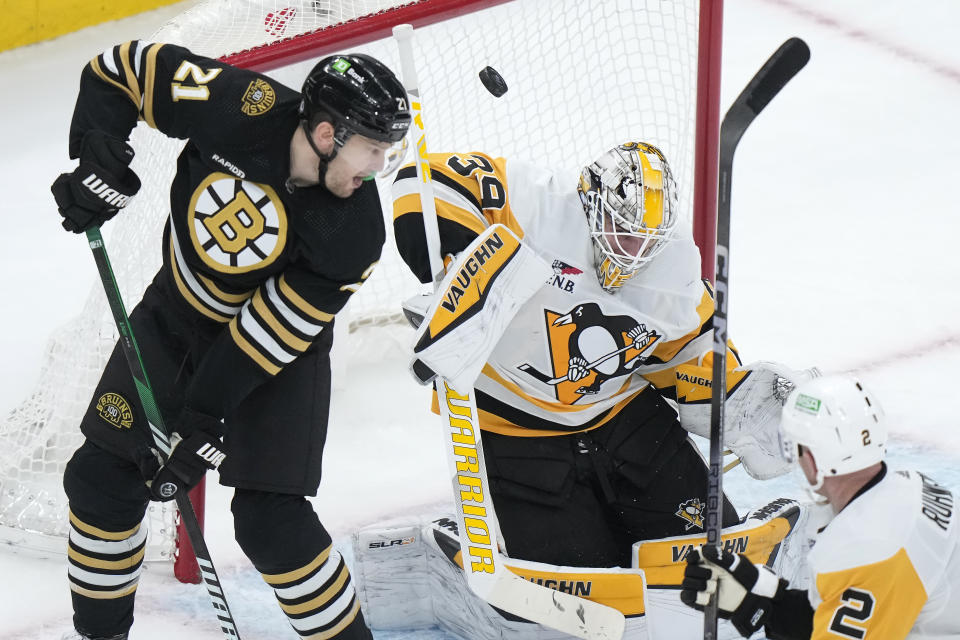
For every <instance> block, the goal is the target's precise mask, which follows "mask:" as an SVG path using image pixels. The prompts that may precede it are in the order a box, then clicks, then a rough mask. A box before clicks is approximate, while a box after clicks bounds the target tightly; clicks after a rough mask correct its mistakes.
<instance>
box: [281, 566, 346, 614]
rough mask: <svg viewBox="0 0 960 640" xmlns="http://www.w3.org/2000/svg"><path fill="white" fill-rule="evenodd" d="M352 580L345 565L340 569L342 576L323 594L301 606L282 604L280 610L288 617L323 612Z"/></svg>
mask: <svg viewBox="0 0 960 640" xmlns="http://www.w3.org/2000/svg"><path fill="white" fill-rule="evenodd" d="M348 580H350V572H349V571H348V570H347V565H346V564H344V565H342V566H341V567H340V575H338V576H337V578H336V580H334V581H333V583H332V584H331V585H330V586H329V587H327V588H326V589H324V590H323V591H322V592H320V593H319V594H317V595H316V596H314V597H313V598H310V599H309V600H307V601H306V602H301V603H299V604H283V603H282V602H281V603H280V608H281V609H283V611H284V613H286V614H287V615H292V616H295V615H299V614H301V613H307V612H309V611H312V610H317V611H319V610H321V609H323V608H324V607H325V605H327V604H328V603H329V602H330V601H331V600H333V599H334V598H335V597H336V596H338V595H340V592H341V591H343V585H344V584H346V583H347V581H348Z"/></svg>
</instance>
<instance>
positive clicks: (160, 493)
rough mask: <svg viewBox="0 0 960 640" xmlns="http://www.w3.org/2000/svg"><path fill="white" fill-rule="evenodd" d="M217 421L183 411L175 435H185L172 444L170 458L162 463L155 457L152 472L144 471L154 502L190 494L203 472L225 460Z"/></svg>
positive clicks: (195, 412) (157, 455)
mask: <svg viewBox="0 0 960 640" xmlns="http://www.w3.org/2000/svg"><path fill="white" fill-rule="evenodd" d="M220 426H221V424H220V419H219V418H215V417H213V416H209V415H207V414H204V413H200V412H198V411H193V410H192V409H186V408H185V409H184V410H183V413H182V414H181V416H180V420H179V421H178V432H175V433H174V434H173V438H172V439H177V438H179V437H180V436H179V434H180V432H182V433H185V434H188V435H186V436H184V437H183V438H182V439H180V440H179V441H178V442H176V443H175V444H174V446H173V450H172V451H171V452H170V457H169V458H167V461H166V462H162V461H161V460H160V458H159V454H156V452H154V453H155V454H156V458H155V459H154V463H155V464H154V468H155V471H153V472H152V473H151V472H150V471H149V470H148V471H146V473H145V475H146V477H149V478H152V479H151V480H150V481H148V482H147V486H148V487H149V488H150V495H151V496H152V497H153V499H154V500H158V501H160V502H167V501H168V500H173V499H174V498H175V497H176V496H177V493H179V492H181V491H190V490H191V489H193V488H194V487H195V486H197V484H198V483H199V482H200V480H201V479H203V476H204V475H206V473H207V471H209V470H211V469H216V468H217V467H219V466H220V463H221V462H223V460H224V459H225V458H226V457H227V454H225V453H223V450H222V447H223V445H222V444H221V443H220V436H219V435H217V434H218V433H219V432H220Z"/></svg>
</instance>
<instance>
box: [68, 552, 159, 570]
mask: <svg viewBox="0 0 960 640" xmlns="http://www.w3.org/2000/svg"><path fill="white" fill-rule="evenodd" d="M145 551H146V549H144V548H141V549H140V551H138V552H136V553H135V554H133V555H132V556H130V557H129V558H123V559H121V560H100V559H99V558H91V557H90V556H86V555H83V554H82V553H79V552H78V551H76V550H75V549H68V550H67V556H68V557H69V558H70V559H71V560H73V561H74V562H79V563H80V564H82V565H83V566H84V567H90V568H93V569H106V570H108V571H121V570H124V569H134V568H136V567H137V566H138V565H139V564H140V563H141V562H142V561H143V554H144V552H145Z"/></svg>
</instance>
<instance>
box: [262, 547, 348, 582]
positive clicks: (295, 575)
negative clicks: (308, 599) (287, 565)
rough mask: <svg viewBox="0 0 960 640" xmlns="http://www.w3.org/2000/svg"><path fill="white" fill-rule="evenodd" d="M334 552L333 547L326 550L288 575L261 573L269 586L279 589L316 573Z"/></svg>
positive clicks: (287, 573) (288, 572)
mask: <svg viewBox="0 0 960 640" xmlns="http://www.w3.org/2000/svg"><path fill="white" fill-rule="evenodd" d="M332 550H333V545H332V544H331V545H330V546H329V547H327V548H326V549H324V550H323V551H321V552H320V554H319V555H317V557H316V558H314V559H313V560H311V561H310V563H309V564H307V565H306V566H303V567H300V568H299V569H294V570H293V571H287V572H286V573H261V574H260V575H261V576H262V577H263V579H264V581H265V582H266V583H267V584H269V585H270V586H271V587H277V586H279V585H283V584H286V583H288V582H293V581H295V580H299V579H301V578H303V577H304V576H307V575H310V574H311V573H313V572H314V571H316V570H317V569H318V568H319V567H320V566H322V565H323V563H324V562H326V561H327V558H329V557H330V551H332Z"/></svg>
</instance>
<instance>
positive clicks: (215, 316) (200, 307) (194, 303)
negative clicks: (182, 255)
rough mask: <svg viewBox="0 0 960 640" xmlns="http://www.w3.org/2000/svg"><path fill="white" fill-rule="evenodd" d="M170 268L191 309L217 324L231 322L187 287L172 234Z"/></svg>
mask: <svg viewBox="0 0 960 640" xmlns="http://www.w3.org/2000/svg"><path fill="white" fill-rule="evenodd" d="M170 266H171V267H172V268H171V271H172V272H173V279H174V281H175V282H176V283H177V289H179V290H180V295H182V296H183V299H184V300H186V301H187V304H189V305H190V306H191V307H193V308H194V309H196V310H197V311H199V312H200V313H202V314H203V315H205V316H207V317H208V318H210V319H211V320H216V321H217V322H224V323H226V322H230V318H229V317H228V316H225V315H222V314H219V313H217V312H216V311H213V310H211V309H208V308H207V307H206V305H204V304H203V303H202V302H200V300H198V299H197V297H196V296H195V295H193V292H192V291H190V287H188V286H187V283H186V282H184V281H183V276H181V275H180V267H179V265H177V255H176V251H175V250H174V248H173V234H170Z"/></svg>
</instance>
